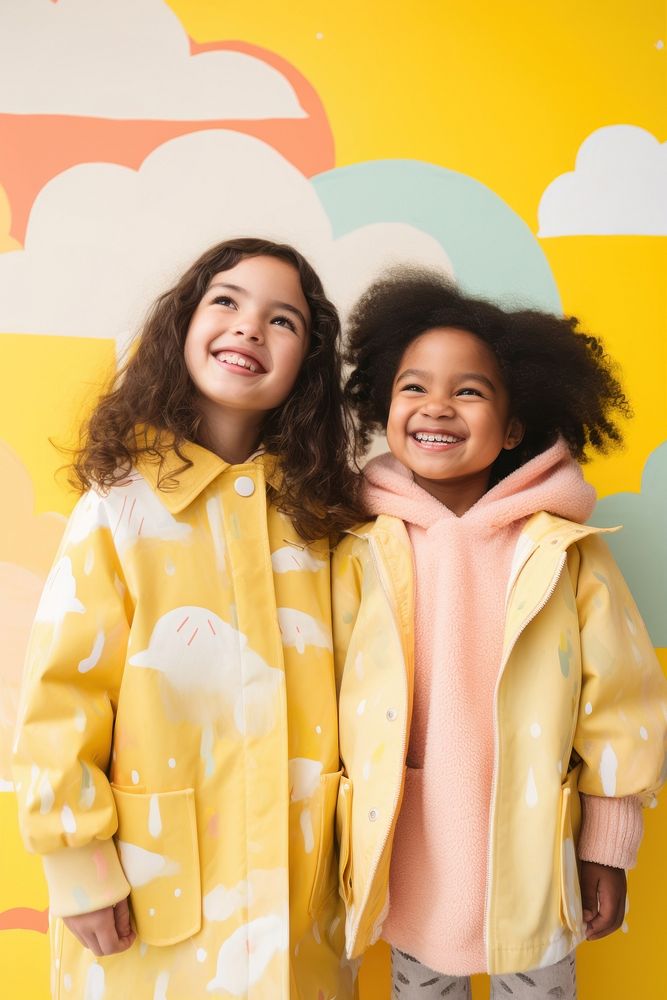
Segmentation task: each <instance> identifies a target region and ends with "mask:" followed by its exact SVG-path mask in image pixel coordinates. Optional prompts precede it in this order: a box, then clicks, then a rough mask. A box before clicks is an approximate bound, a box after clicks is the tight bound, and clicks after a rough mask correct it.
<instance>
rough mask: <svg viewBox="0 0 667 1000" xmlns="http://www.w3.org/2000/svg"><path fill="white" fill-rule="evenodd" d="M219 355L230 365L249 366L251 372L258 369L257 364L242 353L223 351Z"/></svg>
mask: <svg viewBox="0 0 667 1000" xmlns="http://www.w3.org/2000/svg"><path fill="white" fill-rule="evenodd" d="M219 357H220V358H221V359H222V360H223V361H225V362H226V363H227V364H228V365H238V367H239V368H247V369H248V370H249V371H251V372H256V371H257V365H255V364H253V362H252V361H250V359H249V358H244V357H242V355H240V354H229V353H228V352H226V351H223V352H222V353H221V354H220V355H219Z"/></svg>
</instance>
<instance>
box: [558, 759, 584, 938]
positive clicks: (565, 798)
mask: <svg viewBox="0 0 667 1000" xmlns="http://www.w3.org/2000/svg"><path fill="white" fill-rule="evenodd" d="M580 770H581V764H579V765H578V766H577V767H575V768H573V769H572V770H571V771H570V772H569V774H568V776H567V778H566V779H565V781H564V782H563V785H562V786H561V800H560V909H561V914H560V915H561V922H562V923H563V924H565V925H566V926H567V927H569V928H570V930H571V931H573V932H574V933H575V934H577V935H580V934H581V932H582V925H583V915H582V909H581V888H580V886H579V870H578V865H577V838H578V836H579V828H580V826H581V805H580V803H579V791H578V779H579V771H580Z"/></svg>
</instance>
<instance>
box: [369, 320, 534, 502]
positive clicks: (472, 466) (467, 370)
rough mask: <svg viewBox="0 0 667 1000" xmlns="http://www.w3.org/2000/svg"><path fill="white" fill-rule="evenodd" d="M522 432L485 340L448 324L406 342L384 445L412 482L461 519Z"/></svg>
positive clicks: (483, 490)
mask: <svg viewBox="0 0 667 1000" xmlns="http://www.w3.org/2000/svg"><path fill="white" fill-rule="evenodd" d="M522 436H523V428H522V426H521V424H520V423H519V421H518V420H516V419H515V418H513V417H511V415H510V401H509V396H508V393H507V389H506V388H505V384H504V381H503V378H502V375H501V372H500V368H499V367H498V362H497V361H496V358H495V356H494V354H493V353H492V351H491V350H490V349H489V348H488V347H487V345H486V344H485V343H484V341H482V340H481V339H480V338H479V337H476V336H474V335H473V334H472V333H468V332H467V331H465V330H458V329H453V328H450V327H447V328H443V329H436V330H428V331H427V332H426V333H424V334H422V335H421V336H420V337H417V338H416V340H413V341H412V343H411V344H410V346H409V347H408V348H407V350H406V351H405V353H404V355H403V357H402V358H401V361H400V364H399V366H398V371H397V373H396V378H395V379H394V384H393V387H392V394H391V404H390V408H389V418H388V421H387V442H388V444H389V448H390V449H391V452H392V454H393V455H395V456H396V458H397V459H398V460H399V461H400V462H401V463H402V464H403V465H405V466H406V467H407V468H408V469H410V470H411V471H412V473H413V475H414V479H415V482H416V483H418V484H419V485H420V486H421V487H422V488H423V489H425V490H427V492H428V493H430V494H431V495H432V496H434V497H436V499H438V500H440V501H441V502H442V503H444V504H445V505H446V506H447V507H448V508H449V509H450V510H451V511H453V512H454V513H455V514H458V515H459V516H460V515H461V514H463V513H465V511H466V510H468V509H469V508H470V507H472V505H473V504H474V503H476V502H477V500H479V499H480V497H482V496H483V495H484V493H486V491H487V489H488V486H489V480H490V476H491V467H492V465H493V463H494V462H495V460H496V458H497V457H498V455H499V454H500V452H501V451H502V450H503V449H504V448H508V449H509V448H515V447H516V446H517V445H518V444H519V443H520V441H521V438H522Z"/></svg>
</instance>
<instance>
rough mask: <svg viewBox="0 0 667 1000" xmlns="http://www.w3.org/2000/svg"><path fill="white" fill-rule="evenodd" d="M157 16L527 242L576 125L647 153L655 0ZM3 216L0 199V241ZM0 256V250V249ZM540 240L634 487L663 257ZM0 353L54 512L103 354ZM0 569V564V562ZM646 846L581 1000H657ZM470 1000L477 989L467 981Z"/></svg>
mask: <svg viewBox="0 0 667 1000" xmlns="http://www.w3.org/2000/svg"><path fill="white" fill-rule="evenodd" d="M170 6H171V7H172V8H173V10H174V11H175V12H176V13H177V15H178V16H179V18H180V19H181V21H182V23H183V25H184V27H185V29H186V31H187V32H188V33H189V34H190V35H191V37H192V38H193V39H194V40H195V41H197V42H207V41H215V40H218V39H238V40H242V41H244V42H249V43H253V44H256V45H259V46H263V47H265V48H267V49H270V50H272V51H273V52H275V53H277V54H278V55H280V56H282V57H283V58H285V59H286V60H288V61H289V62H290V63H292V64H293V65H294V66H295V67H296V68H297V69H298V70H299V71H300V72H301V73H302V74H303V75H304V76H305V77H306V78H307V79H308V80H309V81H310V83H311V84H312V85H313V87H314V88H315V90H316V91H317V93H318V95H319V97H320V98H321V100H322V102H323V104H324V108H325V110H326V112H327V115H328V117H329V121H330V124H331V127H332V131H333V135H334V140H335V147H336V166H344V165H347V164H353V163H358V162H360V161H364V160H374V159H382V158H410V159H418V160H424V161H428V162H431V163H435V164H438V165H441V166H444V167H447V168H449V169H452V170H456V171H460V172H462V173H465V174H467V175H469V176H470V177H473V178H475V179H477V180H479V181H481V182H483V183H484V184H485V185H487V186H488V187H489V188H491V189H492V190H493V191H494V192H495V193H496V194H497V195H498V196H500V197H501V198H502V199H503V200H504V201H506V202H507V203H508V204H509V205H510V206H511V207H512V208H513V209H514V210H515V211H516V212H517V213H518V214H519V215H520V216H521V217H522V218H523V219H524V221H525V222H526V223H527V225H528V226H529V227H530V228H531V230H532V231H533V232H535V233H536V232H537V209H538V204H539V200H540V197H541V195H542V193H543V191H544V190H545V188H546V187H547V185H548V184H549V183H550V182H551V181H552V180H553V179H554V178H555V177H557V176H558V175H559V174H562V173H563V172H565V171H567V170H571V169H573V166H574V159H575V156H576V153H577V150H578V148H579V146H580V145H581V143H582V142H583V140H584V139H585V138H586V137H587V136H588V135H589V134H590V133H591V132H593V131H594V130H595V129H597V128H600V127H602V126H604V125H610V124H632V125H638V126H641V127H642V128H645V129H647V130H648V131H650V132H651V133H653V134H654V135H655V136H656V137H657V138H658V139H660V140H664V139H665V132H666V128H665V125H666V122H665V110H664V108H665V106H664V97H665V69H664V66H665V50H664V48H660V47H659V46H658V44H657V43H658V42H659V41H660V40H663V39H665V24H664V8H663V4H662V2H661V0H642V2H641V3H639V4H637V3H629V2H622V0H592V2H587V3H581V2H580V0H579V2H575V0H558V2H555V0H554V2H532V0H525V2H518V0H509V2H504V3H498V2H496V0H469V2H468V3H465V4H464V3H460V2H453V0H440V2H429V3H423V2H422V3H411V4H406V3H404V2H400V3H398V2H378V0H374V2H367V3H363V2H359V0H336V2H322V3H305V2H293V0H292V2H290V3H289V4H285V3H283V4H276V3H275V2H274V0H253V2H252V3H249V4H242V3H228V2H214V0H172V2H171V4H170ZM318 36H321V37H318ZM8 211H9V208H8V207H7V205H6V202H5V200H4V196H0V232H3V231H5V229H6V227H5V226H4V225H2V221H3V217H4V216H5V215H6V213H7V212H8ZM11 246H12V243H11V241H9V240H8V239H5V241H4V243H3V244H2V245H1V246H0V249H9V248H10V247H11ZM541 246H542V249H543V250H544V252H545V254H546V256H547V258H548V260H549V263H550V265H551V268H552V270H553V273H554V276H555V279H556V282H557V285H558V288H559V291H560V295H561V298H562V302H563V306H564V309H565V311H567V312H573V313H574V314H576V315H578V316H579V317H580V318H581V319H582V321H583V322H584V323H585V324H586V325H587V326H588V327H590V328H591V329H593V330H594V331H597V332H599V333H601V334H602V335H603V336H604V338H605V340H606V343H607V344H608V346H609V348H610V351H611V352H612V353H613V354H614V355H615V356H616V357H617V358H618V359H619V361H620V362H621V364H622V367H623V372H624V377H625V384H626V388H627V391H628V394H629V395H630V397H631V400H632V403H633V405H634V409H635V419H634V421H633V422H632V424H631V425H630V426H629V428H628V432H627V447H626V449H625V450H624V451H622V452H619V453H618V454H616V455H614V456H613V457H611V458H608V459H605V460H596V461H595V462H594V463H593V464H592V465H591V466H589V468H588V471H587V476H588V478H589V479H590V481H591V482H592V483H593V484H594V485H595V486H596V488H597V489H598V490H599V492H600V494H601V495H602V496H604V495H606V494H608V493H612V492H617V491H619V490H638V489H639V485H640V477H641V472H642V468H643V466H644V463H645V461H646V459H647V457H648V455H649V454H650V452H651V451H652V450H653V449H654V448H655V447H656V446H657V445H658V444H660V443H661V442H662V441H664V440H665V439H667V433H666V432H667V409H666V407H665V403H664V400H665V389H666V386H667V378H666V375H667V371H666V368H667V364H666V361H667V359H666V356H665V355H666V350H667V349H666V347H665V315H666V306H667V299H666V292H665V281H664V278H665V274H666V273H667V268H666V266H665V265H666V264H667V249H666V246H667V243H666V241H665V240H663V239H659V238H655V237H628V236H608V237H560V238H552V239H542V240H541ZM0 349H1V351H2V361H1V364H0V426H1V427H2V432H1V434H2V438H3V440H4V441H5V442H6V443H7V444H8V445H9V446H10V447H11V448H12V449H13V450H14V451H15V452H16V454H17V455H18V456H19V457H20V459H21V460H22V462H23V463H24V464H25V466H26V468H27V469H28V471H29V473H30V476H31V478H32V483H33V487H34V492H35V498H34V510H35V513H36V514H40V513H42V512H47V511H57V512H61V513H67V512H68V510H69V509H70V508H71V505H72V497H71V495H70V494H68V493H66V492H65V490H64V489H63V486H62V484H58V483H57V482H56V481H55V479H54V472H55V470H56V468H57V467H58V466H59V465H60V464H62V461H63V459H62V456H59V455H58V454H56V453H55V451H54V450H53V449H52V448H51V447H50V446H49V445H48V442H47V441H46V436H47V434H50V435H53V436H55V437H56V438H58V439H59V440H63V439H65V438H67V437H68V436H69V434H70V432H71V430H72V428H73V427H74V426H75V423H76V421H77V419H78V418H79V416H80V412H81V406H82V400H83V398H84V396H85V393H86V389H87V388H89V385H88V386H82V384H81V379H82V377H85V378H86V380H87V382H88V383H89V384H90V383H91V382H92V383H93V384H95V382H96V381H98V380H99V379H101V378H102V377H103V373H104V371H105V370H106V369H107V368H108V366H109V364H110V363H111V360H112V356H113V345H112V344H111V342H110V341H98V340H81V339H74V338H71V339H70V338H65V337H58V338H51V337H24V336H5V337H3V338H2V339H1V341H0ZM83 373H85V375H84V374H83ZM6 530H9V529H6ZM6 558H7V556H6V555H5V554H3V552H2V551H0V561H1V560H2V559H6ZM663 666H667V660H666V659H665V658H664V657H663ZM14 814H15V806H14V800H13V796H11V795H8V794H3V795H0V830H1V831H2V856H1V864H2V870H1V871H0V893H1V897H2V898H1V903H0V909H7V908H9V907H12V906H19V905H25V901H26V898H29V899H30V900H31V902H32V905H35V906H46V894H45V890H44V885H43V882H42V878H41V873H40V866H39V864H38V862H36V861H35V860H34V859H32V858H29V857H28V856H27V855H25V854H24V852H23V851H22V849H21V847H20V845H19V840H18V834H17V832H16V824H15V815H14ZM665 843H667V810H665V809H664V808H663V809H662V810H658V812H655V813H654V812H651V813H649V814H648V815H647V818H646V838H645V843H644V845H643V847H642V850H641V852H640V863H639V868H638V870H637V871H636V872H633V873H632V874H631V876H630V904H631V905H630V910H629V913H628V914H627V918H626V925H627V927H626V930H625V932H618V933H617V934H615V935H614V936H613V937H611V938H609V939H607V940H605V941H603V942H599V943H597V944H593V945H587V944H586V945H584V946H582V948H581V949H580V952H579V983H580V997H581V998H582V1000H598V998H605V1000H621V998H623V1000H625V998H627V997H633V998H634V997H637V998H642V1000H658V998H662V997H663V996H665V995H667V956H666V954H665V932H666V930H667V921H666V920H665V915H664V913H665V899H667V875H666V873H665V860H664V858H665V851H664V845H665ZM0 967H1V968H2V970H3V977H4V980H5V985H4V987H0V992H2V995H3V996H4V997H6V998H7V1000H19V998H20V1000H45V998H46V996H47V993H48V988H47V983H48V972H47V943H46V940H45V938H44V936H43V935H40V934H37V933H36V932H28V931H18V930H12V931H0ZM361 982H362V997H363V998H364V1000H380V998H386V997H388V996H389V986H388V982H389V980H388V972H387V962H386V948H385V947H384V946H379V947H378V948H376V949H375V950H374V952H373V953H372V954H371V955H370V956H369V958H368V959H367V960H366V962H365V964H364V967H363V968H362V972H361ZM475 991H476V992H475V996H476V997H478V998H481V997H483V996H487V995H488V987H487V985H486V983H485V981H484V980H483V979H480V980H479V981H478V982H476V983H475Z"/></svg>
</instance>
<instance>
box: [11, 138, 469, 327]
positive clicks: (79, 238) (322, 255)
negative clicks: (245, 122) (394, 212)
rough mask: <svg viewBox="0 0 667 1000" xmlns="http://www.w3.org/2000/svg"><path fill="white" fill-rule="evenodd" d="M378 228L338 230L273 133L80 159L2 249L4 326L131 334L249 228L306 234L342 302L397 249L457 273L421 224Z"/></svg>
mask: <svg viewBox="0 0 667 1000" xmlns="http://www.w3.org/2000/svg"><path fill="white" fill-rule="evenodd" d="M183 178H187V179H188V182H187V184H184V183H183ZM63 220H67V223H66V228H65V225H64V222H63ZM364 228H365V227H364ZM370 228H371V230H372V231H371V232H364V229H363V228H361V229H356V230H354V231H353V232H352V233H348V234H347V235H345V236H344V237H342V238H341V239H338V240H335V239H334V237H333V233H332V224H331V221H330V219H329V216H328V215H327V212H326V211H325V209H324V207H323V205H322V202H321V201H320V198H319V196H318V194H317V192H316V190H315V188H314V186H313V184H312V183H311V182H310V181H309V180H308V179H307V178H305V177H304V176H303V174H301V173H300V172H299V171H298V170H297V169H296V168H295V167H293V166H292V165H291V164H290V163H289V162H288V161H287V160H285V159H284V158H283V157H282V156H281V155H280V154H279V153H277V152H276V151H275V150H274V149H272V148H271V147H270V146H268V145H267V144H266V143H263V142H261V141H260V140H259V139H254V138H252V137H250V136H245V135H241V134H239V133H234V132H228V131H224V130H221V129H215V130H204V131H201V132H196V133H191V134H189V135H187V136H181V137H179V138H177V139H172V140H170V141H169V142H166V143H164V144H163V145H162V146H160V147H158V148H157V149H156V150H155V151H154V152H153V153H152V154H151V155H150V156H148V157H147V158H146V159H145V160H144V162H143V164H142V166H141V167H140V169H139V170H137V171H134V170H131V169H129V168H127V167H120V166H117V165H113V164H100V163H86V164H80V165H78V166H76V167H72V168H71V169H69V170H66V171H64V172H63V173H61V174H59V175H57V176H56V177H54V178H53V179H52V180H51V181H50V182H49V183H48V184H47V185H46V186H45V187H44V188H43V189H42V191H41V192H40V194H39V195H38V197H37V198H36V200H35V202H34V205H33V208H32V212H31V215H30V220H29V223H28V229H27V234H26V241H25V249H24V250H18V251H8V252H7V253H4V254H2V255H0V330H3V331H6V332H12V333H41V334H55V335H64V336H75V337H103V338H115V339H117V340H118V341H119V343H122V342H124V341H125V340H126V339H127V338H128V336H129V335H130V333H131V332H133V331H134V330H135V329H136V328H137V326H138V325H139V322H140V319H141V317H143V315H144V314H145V310H146V308H147V306H148V305H149V303H150V302H151V301H152V300H153V299H154V298H155V297H156V296H157V295H158V294H159V293H161V292H162V291H164V289H165V288H166V287H168V286H169V285H170V284H171V283H172V282H173V281H174V280H176V279H177V277H178V276H179V275H180V273H182V271H183V270H184V269H185V268H186V267H187V266H189V265H190V263H191V262H192V260H193V259H194V258H195V257H196V256H198V255H199V254H200V253H201V252H202V251H203V250H205V249H206V248H208V247H209V246H211V245H212V244H214V243H217V242H219V241H220V240H223V239H226V238H229V237H232V236H238V235H259V236H264V237H268V238H271V239H276V240H280V241H286V242H288V243H293V244H294V245H296V246H297V247H298V248H299V249H300V250H301V251H302V252H303V253H305V254H306V256H307V257H309V258H310V259H311V260H312V263H313V264H314V266H315V267H316V269H317V270H318V271H319V272H320V274H321V276H322V278H323V280H324V282H325V285H326V286H327V288H328V289H331V293H332V294H334V295H335V299H336V302H337V304H338V305H340V306H342V307H343V308H345V307H346V306H347V305H348V304H349V303H350V302H351V300H352V298H353V297H354V296H355V295H356V293H357V291H358V290H359V289H360V288H361V287H363V286H364V285H365V284H366V283H367V282H368V281H370V280H371V279H372V278H373V277H375V276H376V275H377V274H378V273H379V271H380V270H381V269H382V267H383V266H384V264H385V263H386V262H387V261H389V260H391V261H392V262H393V263H400V262H401V261H405V260H408V261H411V262H414V263H417V264H426V265H429V266H432V267H435V268H438V269H439V270H441V271H445V272H447V273H450V272H451V265H450V264H449V260H448V257H447V255H446V253H445V251H444V250H443V249H442V246H441V245H440V243H439V242H438V241H437V240H436V239H434V238H433V237H432V236H430V235H428V234H426V233H425V232H422V231H420V230H419V229H418V228H417V227H415V226H411V225H406V224H403V223H401V224H396V223H394V224H391V225H389V224H387V225H386V226H385V225H382V224H380V225H374V226H372V227H370ZM36 288H39V289H40V294H39V295H35V294H34V290H35V289H36Z"/></svg>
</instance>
